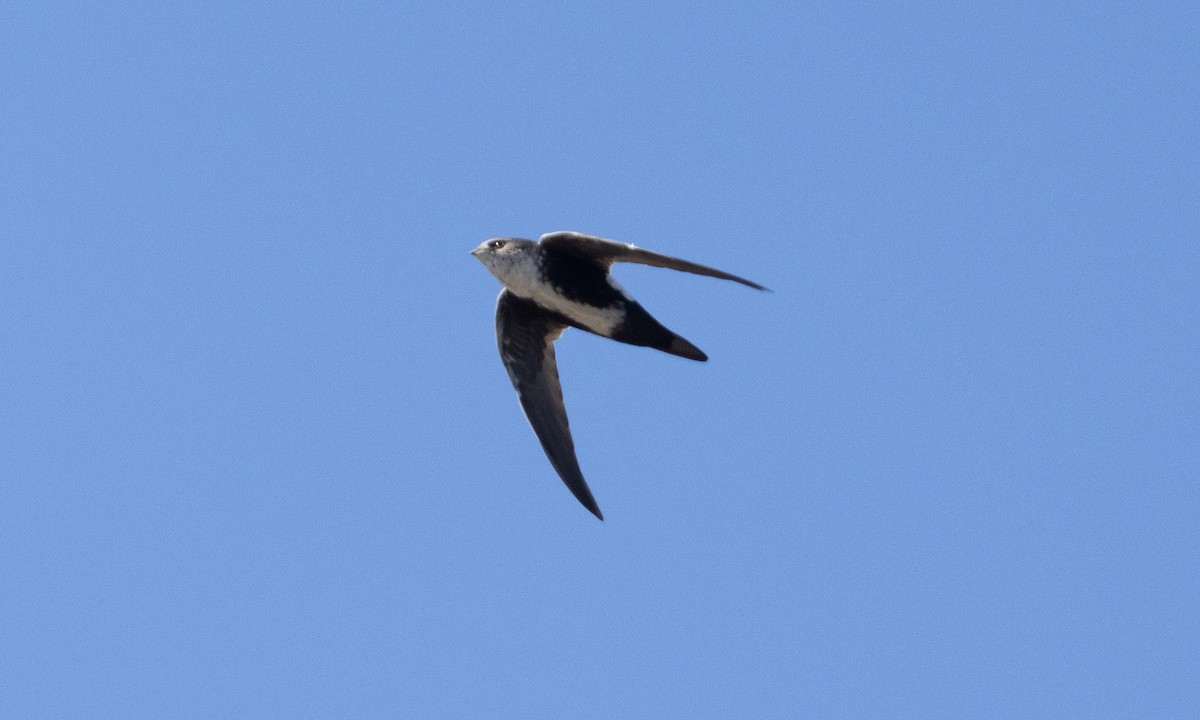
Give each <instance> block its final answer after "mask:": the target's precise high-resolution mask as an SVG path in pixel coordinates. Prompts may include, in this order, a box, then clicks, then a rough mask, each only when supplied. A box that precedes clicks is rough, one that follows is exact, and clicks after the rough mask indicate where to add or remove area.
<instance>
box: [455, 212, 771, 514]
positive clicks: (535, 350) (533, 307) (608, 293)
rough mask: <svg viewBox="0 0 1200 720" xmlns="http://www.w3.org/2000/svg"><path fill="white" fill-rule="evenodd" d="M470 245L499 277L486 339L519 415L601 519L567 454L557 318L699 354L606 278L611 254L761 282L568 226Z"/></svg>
mask: <svg viewBox="0 0 1200 720" xmlns="http://www.w3.org/2000/svg"><path fill="white" fill-rule="evenodd" d="M471 254H472V255H474V256H475V257H476V259H478V260H479V262H481V263H483V265H484V267H486V268H487V269H488V271H490V272H491V273H492V274H493V275H495V276H496V278H497V279H499V280H500V282H501V283H503V284H504V290H502V291H500V297H499V299H498V300H497V302H496V340H497V343H498V344H499V346H500V358H501V359H502V360H503V361H504V367H505V368H506V369H507V370H508V377H509V378H510V379H511V380H512V384H513V387H514V388H516V390H517V397H518V398H520V401H521V407H522V408H523V409H524V410H525V417H526V418H527V419H528V420H529V424H530V425H531V426H532V427H533V431H534V433H536V434H537V436H538V440H540V441H541V443H542V449H543V450H545V451H546V457H548V458H549V459H550V464H551V465H553V466H554V469H555V470H556V471H557V472H558V475H559V477H561V478H562V480H563V482H564V483H566V485H567V488H569V489H570V490H571V493H572V494H574V495H575V497H576V498H577V499H578V500H579V502H581V503H583V506H584V507H586V508H587V509H588V510H590V511H591V512H592V514H594V515H595V516H596V517H598V518H600V519H601V520H603V519H604V516H603V515H601V514H600V507H599V506H598V505H597V504H596V499H595V498H593V497H592V491H591V490H590V489H588V485H587V482H586V481H585V480H584V479H583V472H582V471H580V469H579V461H578V460H577V459H576V458H575V443H574V442H573V441H572V440H571V428H570V425H569V424H568V422H567V408H566V405H564V404H563V396H562V386H561V385H560V384H559V381H558V364H557V362H556V361H555V358H554V341H555V340H557V339H558V338H559V336H561V335H562V333H563V330H565V329H567V327H577V328H579V329H580V330H586V331H588V332H590V333H594V334H596V335H600V336H602V337H606V338H611V339H613V340H617V341H619V342H623V343H629V344H630V345H642V346H646V347H652V348H654V349H656V350H662V351H663V352H666V353H670V354H672V355H678V356H679V357H684V358H687V359H689V360H699V361H704V360H707V359H708V356H707V355H705V354H704V353H703V352H701V351H700V348H698V347H696V346H695V345H693V344H691V343H690V342H688V341H687V340H685V339H683V338H682V337H680V336H678V335H676V334H675V333H673V332H671V331H670V330H668V329H667V328H665V327H663V325H662V324H661V323H659V322H658V321H657V320H655V319H654V318H653V317H651V316H650V313H648V312H646V310H645V309H644V308H643V307H642V306H641V305H640V304H638V302H637V301H636V300H634V299H633V298H631V297H630V296H629V295H628V294H627V293H626V292H625V290H623V289H622V288H621V286H620V285H618V284H617V283H616V282H615V281H614V280H613V279H612V277H611V276H610V275H609V269H610V268H612V265H613V263H617V262H632V263H640V264H642V265H652V266H654V267H661V268H669V269H671V270H681V271H683V272H689V273H695V274H697V275H707V276H708V277H715V278H720V279H722V280H732V281H734V282H738V283H741V284H743V285H747V286H749V287H752V288H755V289H756V290H766V288H764V287H763V286H762V285H759V284H757V283H752V282H750V281H749V280H746V279H744V278H740V277H738V276H736V275H730V274H729V273H726V272H721V271H720V270H714V269H713V268H710V267H705V266H704V265H697V264H696V263H691V262H688V261H686V260H679V259H678V258H673V257H668V256H666V255H659V254H658V253H654V252H650V251H649V250H643V249H641V248H639V247H635V246H633V245H626V244H623V243H618V242H613V241H612V240H604V239H602V238H598V237H592V236H590V235H583V234H580V233H574V232H553V233H548V234H546V235H543V236H542V237H541V240H539V241H538V242H533V241H532V240H525V239H521V238H495V239H492V240H488V241H486V242H484V243H482V244H481V245H480V246H479V247H477V248H475V249H474V250H472V251H471Z"/></svg>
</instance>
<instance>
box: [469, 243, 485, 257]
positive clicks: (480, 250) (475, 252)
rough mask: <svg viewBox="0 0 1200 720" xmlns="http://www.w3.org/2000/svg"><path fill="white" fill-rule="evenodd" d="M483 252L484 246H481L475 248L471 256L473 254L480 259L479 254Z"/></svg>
mask: <svg viewBox="0 0 1200 720" xmlns="http://www.w3.org/2000/svg"><path fill="white" fill-rule="evenodd" d="M481 252H483V246H482V245H480V246H479V247H477V248H475V249H474V250H472V251H471V254H472V255H474V256H475V257H479V253H481Z"/></svg>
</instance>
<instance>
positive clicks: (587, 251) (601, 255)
mask: <svg viewBox="0 0 1200 720" xmlns="http://www.w3.org/2000/svg"><path fill="white" fill-rule="evenodd" d="M539 242H540V243H541V244H542V245H544V246H545V247H547V248H551V249H553V250H557V251H559V252H564V253H570V254H572V255H575V256H577V257H582V258H586V259H588V260H591V261H593V262H595V263H597V264H599V265H601V266H602V267H604V268H605V269H606V270H607V269H608V268H610V267H612V264H613V263H615V262H631V263H640V264H642V265H652V266H654V267H660V268H668V269H670V270H680V271H682V272H689V273H695V274H696V275H706V276H708V277H715V278H720V279H722V280H732V281H734V282H736V283H741V284H743V285H746V286H748V287H752V288H754V289H755V290H766V288H765V287H763V286H762V285H759V284H758V283H755V282H750V281H749V280H747V279H745V278H740V277H738V276H737V275H730V274H729V273H727V272H721V271H720V270H715V269H713V268H710V267H706V266H704V265H697V264H696V263H693V262H688V261H687V260H680V259H679V258H673V257H670V256H669V255H660V254H658V253H656V252H650V251H649V250H643V249H642V248H640V247H637V246H636V245H626V244H625V243H619V242H614V241H612V240H605V239H604V238H598V237H592V236H591V235H584V234H582V233H576V232H552V233H546V234H545V235H543V236H542V239H541V240H540V241H539Z"/></svg>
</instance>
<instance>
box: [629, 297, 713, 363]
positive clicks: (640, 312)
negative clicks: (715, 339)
mask: <svg viewBox="0 0 1200 720" xmlns="http://www.w3.org/2000/svg"><path fill="white" fill-rule="evenodd" d="M612 339H613V340H619V341H620V342H623V343H629V344H630V345H642V346H644V347H652V348H654V349H655V350H662V351H663V352H665V353H670V354H672V355H678V356H679V357H682V358H687V359H688V360H699V361H700V362H704V361H705V360H708V356H707V355H705V354H704V351H702V350H701V349H700V348H698V347H696V346H695V345H693V344H691V343H690V342H688V341H687V340H686V339H684V338H682V337H680V336H678V335H676V334H675V333H673V332H671V331H670V330H668V329H667V328H666V327H664V326H663V324H662V323H660V322H659V321H657V320H655V319H654V318H653V317H652V316H651V315H650V313H648V312H646V310H645V308H643V307H642V306H641V305H639V304H638V303H629V304H628V305H626V306H625V321H624V322H622V323H621V326H620V327H619V328H618V329H617V332H616V333H614V334H613V336H612Z"/></svg>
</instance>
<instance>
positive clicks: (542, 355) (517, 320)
mask: <svg viewBox="0 0 1200 720" xmlns="http://www.w3.org/2000/svg"><path fill="white" fill-rule="evenodd" d="M566 328H567V324H566V323H564V322H562V321H560V320H559V319H558V318H557V317H555V316H553V315H551V314H549V313H547V312H546V311H545V310H542V309H541V308H539V307H538V306H537V305H535V304H533V303H532V302H529V301H528V300H523V299H521V298H519V297H517V296H516V295H513V294H512V293H510V292H509V291H508V290H504V291H503V292H501V293H500V299H499V300H498V301H497V302H496V341H497V343H498V344H499V346H500V359H502V360H503V361H504V367H505V369H507V370H508V377H509V379H511V380H512V384H513V387H514V388H516V389H517V397H518V398H520V400H521V407H522V408H523V409H524V410H525V417H526V418H527V419H528V420H529V424H530V425H531V426H532V427H533V432H534V433H536V434H537V436H538V440H540V441H541V443H542V449H543V450H545V451H546V457H548V458H550V464H551V465H553V466H554V469H555V470H556V471H557V472H558V476H559V477H560V478H562V481H563V482H564V483H566V484H567V488H568V489H570V491H571V493H572V494H573V495H574V496H575V497H576V498H577V499H578V500H579V502H581V503H583V506H584V507H585V508H587V509H588V510H590V511H591V512H592V514H593V515H595V516H596V517H598V518H600V519H601V520H603V519H604V516H603V515H601V514H600V507H599V506H598V505H597V504H596V499H595V498H593V497H592V491H591V490H589V489H588V486H587V481H585V480H584V479H583V472H582V471H581V470H580V469H579V461H578V460H577V459H576V458H575V443H574V441H572V440H571V428H570V425H569V424H568V422H567V406H566V405H565V404H564V403H563V395H562V385H560V384H559V382H558V363H557V362H556V361H555V358H554V341H555V340H557V339H558V338H559V336H561V335H562V332H563V330H565V329H566Z"/></svg>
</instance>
